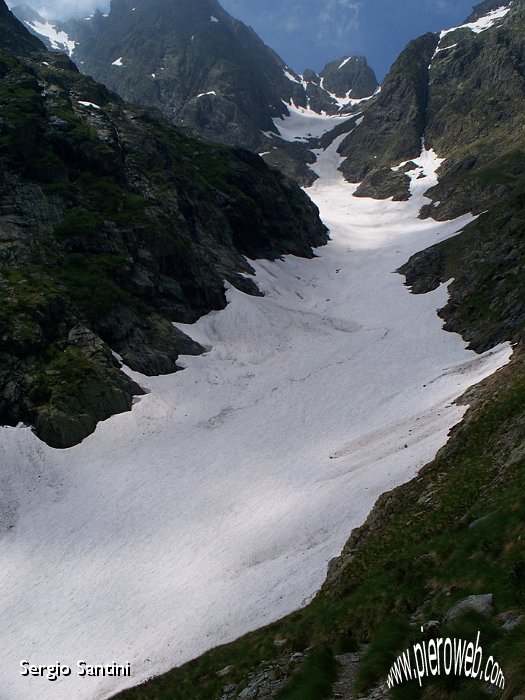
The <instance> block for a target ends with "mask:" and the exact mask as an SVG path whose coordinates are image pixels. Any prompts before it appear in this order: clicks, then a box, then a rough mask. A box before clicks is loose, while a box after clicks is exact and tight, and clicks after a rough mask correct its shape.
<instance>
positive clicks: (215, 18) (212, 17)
mask: <svg viewBox="0 0 525 700" xmlns="http://www.w3.org/2000/svg"><path fill="white" fill-rule="evenodd" d="M218 21H219V20H218V19H217V17H215V16H214V15H211V17H210V22H218Z"/></svg>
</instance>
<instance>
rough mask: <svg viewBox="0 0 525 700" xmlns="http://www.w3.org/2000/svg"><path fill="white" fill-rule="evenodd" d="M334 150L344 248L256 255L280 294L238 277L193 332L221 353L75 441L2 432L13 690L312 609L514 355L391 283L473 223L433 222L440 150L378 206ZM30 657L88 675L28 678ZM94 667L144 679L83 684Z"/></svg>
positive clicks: (64, 688) (155, 381)
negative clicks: (341, 563) (247, 289)
mask: <svg viewBox="0 0 525 700" xmlns="http://www.w3.org/2000/svg"><path fill="white" fill-rule="evenodd" d="M327 123H328V124H330V122H327ZM336 147H337V142H336V143H335V144H334V145H333V146H332V147H331V148H330V149H328V151H326V152H324V153H319V161H318V163H317V165H316V166H314V167H315V169H316V170H317V171H318V173H319V174H320V175H321V178H320V180H318V181H317V182H316V184H315V185H314V186H313V187H312V188H311V189H310V190H309V194H310V195H311V197H312V198H313V199H314V200H315V202H316V203H317V204H318V206H319V207H320V210H321V214H322V218H323V220H324V221H325V223H326V224H327V225H328V226H329V227H330V229H331V233H332V239H333V240H332V241H331V242H330V243H329V245H327V246H326V247H324V248H322V249H319V250H318V251H317V255H318V257H316V258H315V259H314V260H303V259H299V258H295V257H287V258H286V259H284V260H283V261H278V262H267V261H259V262H257V263H256V264H255V268H256V271H257V282H258V284H259V285H260V287H261V288H262V289H263V290H264V291H265V292H266V296H265V297H264V298H254V297H250V296H247V295H245V294H242V293H241V292H239V291H237V290H235V289H229V291H228V298H229V301H230V303H229V306H228V307H227V309H226V310H224V311H221V312H213V313H211V314H209V315H208V316H206V317H204V318H202V319H200V321H198V322H197V323H196V324H195V325H193V326H181V328H183V329H184V330H185V331H186V332H187V333H189V334H190V335H191V336H192V337H193V338H195V339H196V340H198V341H199V342H201V343H203V344H205V345H206V346H209V347H210V350H209V352H207V354H205V355H204V356H201V357H196V358H195V357H188V358H184V364H185V367H186V369H185V371H184V372H179V373H177V374H175V375H172V376H168V377H154V378H146V377H142V376H138V375H135V374H134V373H131V374H133V376H136V377H137V378H138V379H139V381H140V382H141V384H142V385H143V386H146V387H147V388H148V389H149V390H150V393H149V394H148V395H147V396H145V397H142V398H141V399H140V400H138V401H137V402H136V405H135V406H134V408H133V411H132V412H131V413H127V414H123V415H119V416H115V417H113V418H111V419H110V420H108V421H106V422H105V423H103V424H101V425H100V426H99V427H98V429H97V431H96V432H95V434H94V435H92V436H90V437H89V438H87V439H86V440H85V441H84V442H83V443H82V444H81V445H78V446H77V447H74V448H72V449H69V450H65V451H55V450H52V449H50V448H48V447H47V446H45V445H43V444H42V443H40V442H39V441H38V440H37V439H36V438H35V436H34V435H33V434H32V432H31V431H30V430H29V429H26V428H16V429H9V428H4V429H1V431H0V464H1V474H0V489H1V491H0V493H1V499H2V501H1V502H2V506H1V511H0V533H1V534H0V591H1V600H2V602H1V606H0V658H1V659H2V671H1V683H0V700H33V699H38V700H51V699H52V700H61V699H63V700H66V699H67V700H72V699H73V698H82V699H85V700H94V699H95V698H107V697H109V696H110V695H112V694H113V693H114V692H115V691H117V690H119V689H121V688H122V687H125V686H128V685H134V684H136V683H138V682H139V681H141V680H142V679H144V678H146V677H148V676H151V675H153V674H157V673H160V672H162V671H165V670H167V669H168V668H170V667H172V666H174V665H177V664H180V663H182V662H184V661H187V660H188V659H190V658H192V657H195V656H196V655H198V654H200V653H201V652H203V651H205V650H206V649H208V648H210V647H212V646H214V645H217V644H219V643H221V642H226V641H229V640H232V639H233V638H235V637H237V636H239V635H241V634H243V633H244V632H247V631H248V630H250V629H253V628H256V627H258V626H261V625H263V624H265V623H268V622H270V621H271V620H274V619H276V618H278V617H280V616H282V615H284V614H286V613H288V612H290V611H291V610H293V609H295V608H297V607H298V606H300V605H302V604H303V603H304V602H305V601H307V600H308V599H309V598H310V597H311V596H312V595H313V594H314V593H315V591H316V589H318V587H319V585H320V584H321V582H322V581H323V578H324V576H325V573H326V565H327V562H328V561H329V560H330V559H331V558H332V557H334V556H336V555H337V554H338V553H339V552H340V550H341V548H342V546H343V544H344V542H345V540H346V539H347V537H348V535H349V533H350V531H351V530H352V529H353V528H354V527H355V526H357V525H359V524H360V523H362V522H363V521H364V519H365V518H366V516H367V514H368V513H369V511H370V509H371V507H372V506H373V504H374V502H375V500H376V499H377V497H378V496H379V495H380V494H381V493H383V492H384V491H386V490H388V489H391V488H392V487H395V486H396V485H398V484H400V483H402V482H404V481H406V480H408V479H410V478H411V477H413V476H414V475H415V474H416V472H417V471H418V469H419V468H420V467H421V466H422V465H423V464H425V463H426V462H428V461H429V460H430V459H432V457H433V456H434V455H435V453H436V451H437V450H438V449H439V448H440V447H441V446H442V445H443V444H444V443H445V441H446V439H447V433H448V431H449V429H450V428H451V426H452V425H454V424H455V423H457V422H458V421H459V420H460V419H461V417H462V415H463V413H464V411H465V408H464V407H460V406H457V405H454V403H453V402H454V400H455V399H456V398H457V397H458V396H459V395H460V394H462V393H463V392H464V390H465V389H466V388H467V387H469V386H471V385H472V384H474V383H476V382H478V381H480V380H481V379H482V378H484V377H486V376H488V375H489V374H491V373H492V372H494V371H495V370H497V369H498V368H499V367H501V366H502V365H504V364H505V363H506V362H507V361H508V360H509V357H510V355H511V349H510V347H509V346H508V345H503V346H500V347H499V348H497V349H495V350H494V351H492V352H489V353H486V354H485V355H482V356H477V355H476V354H475V353H473V352H470V351H467V350H466V349H465V343H464V342H463V341H462V340H461V338H460V337H459V336H457V335H453V334H450V333H445V332H444V331H443V330H442V322H441V321H440V319H439V318H438V316H437V315H436V309H438V308H439V307H441V306H443V305H444V303H445V301H446V288H445V287H444V286H443V287H441V288H440V289H438V290H436V291H435V292H433V293H431V294H426V295H422V296H415V295H412V294H410V292H409V290H408V289H407V288H406V287H405V286H404V279H403V278H402V277H401V276H400V275H398V274H396V273H394V271H395V270H396V269H397V268H398V267H399V266H400V265H401V264H403V263H404V262H405V261H406V260H407V259H408V258H409V256H410V255H411V254H412V253H414V252H416V251H418V250H421V249H423V248H425V247H427V246H429V245H431V244H433V243H435V242H437V241H440V240H443V239H445V238H447V237H448V236H451V235H453V234H454V233H455V232H456V231H458V230H459V229H460V228H461V227H462V226H463V225H465V224H466V223H467V222H468V221H469V220H470V217H468V216H467V217H463V218H462V219H460V220H457V221H455V222H445V223H439V222H435V221H432V220H425V221H422V220H419V219H418V218H417V213H418V210H419V207H420V206H421V204H422V197H423V193H424V191H425V190H426V189H427V188H428V187H430V186H431V185H432V183H433V182H434V181H435V175H434V170H435V167H436V165H437V163H438V161H437V160H436V159H435V157H434V156H433V154H432V153H428V152H424V153H423V155H422V157H421V159H420V160H419V161H418V167H419V169H418V171H416V172H415V177H414V179H413V185H412V188H413V196H412V199H411V200H410V201H408V202H391V201H373V200H370V199H360V198H355V197H352V196H351V194H352V191H353V189H354V188H353V186H351V185H349V184H347V183H345V182H344V181H343V179H342V176H341V174H340V173H338V172H337V170H336V167H337V165H338V164H339V158H338V156H337V153H336ZM420 173H423V174H424V175H425V177H423V178H420V179H418V178H417V175H418V174H420ZM23 659H26V660H28V661H29V662H30V663H32V664H51V663H56V662H61V663H62V664H69V665H70V666H72V667H73V673H72V675H71V676H69V677H67V678H61V679H59V680H58V681H56V682H50V681H47V680H46V679H45V678H27V677H22V676H21V675H20V666H19V664H20V661H21V660H23ZM78 660H85V661H87V662H88V663H90V664H109V663H113V662H115V663H122V664H124V663H127V662H130V663H131V667H132V671H133V676H132V678H130V679H127V678H126V679H111V678H91V679H87V678H82V677H79V676H78V675H77V674H76V670H75V669H76V663H77V661H78Z"/></svg>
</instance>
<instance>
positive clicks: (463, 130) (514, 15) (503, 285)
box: [400, 1, 525, 351]
mask: <svg viewBox="0 0 525 700" xmlns="http://www.w3.org/2000/svg"><path fill="white" fill-rule="evenodd" d="M496 4H497V5H498V7H499V6H500V4H501V3H496ZM494 5H495V3H482V5H481V6H479V7H478V8H476V9H475V12H474V15H473V16H472V19H476V18H478V17H480V16H483V15H484V14H487V12H489V11H490V10H492V9H495V7H494ZM524 56H525V4H524V3H523V2H522V1H520V2H516V3H513V4H512V5H511V11H510V12H509V14H508V15H507V16H506V17H505V18H504V20H502V21H500V22H498V23H497V24H496V25H495V26H494V27H492V28H491V29H488V30H487V31H484V32H482V33H480V34H474V33H472V32H470V31H465V30H459V31H458V32H453V33H451V34H449V35H447V36H446V37H445V38H444V40H443V41H442V42H441V44H440V51H439V53H438V54H437V55H436V56H435V57H434V59H433V61H432V67H431V70H430V84H429V100H428V106H427V126H426V131H425V140H426V143H427V145H428V146H431V147H433V148H434V149H435V150H436V151H437V152H438V153H439V154H440V155H442V156H446V160H445V162H444V163H443V165H442V166H441V168H440V171H439V174H440V180H439V183H438V185H437V186H436V187H434V188H432V189H431V190H429V192H428V193H427V195H428V196H429V197H430V198H431V199H432V204H430V205H429V206H427V207H425V208H424V209H423V211H422V212H421V215H422V216H433V217H435V218H437V219H440V220H444V219H449V218H454V217H456V216H459V215H461V214H464V213H466V212H469V211H473V212H474V213H477V214H481V213H482V212H487V213H485V214H483V215H482V216H480V218H479V219H477V220H476V221H474V222H473V223H472V224H470V225H469V226H468V227H467V228H466V229H465V231H464V232H463V233H462V234H460V235H459V236H457V237H455V238H453V239H451V240H449V241H446V242H444V243H442V244H440V245H438V246H435V247H433V248H430V249H429V250H427V251H423V252H421V253H418V254H417V255H415V256H414V257H413V258H412V259H411V260H410V261H409V262H408V263H407V265H405V266H404V267H403V268H401V270H400V271H401V272H402V273H403V274H405V275H406V277H407V283H408V284H409V285H410V286H411V287H412V289H413V291H414V292H416V293H423V292H426V291H429V290H430V289H434V288H435V287H436V286H437V285H438V284H440V283H441V282H444V281H447V280H449V279H450V278H452V277H453V278H454V282H453V283H452V284H451V285H450V288H449V291H450V299H449V302H448V304H447V305H446V306H445V308H444V309H442V311H441V312H440V313H441V315H442V317H443V318H444V319H445V320H446V325H445V328H446V329H447V330H450V331H455V332H458V333H461V334H462V335H463V337H465V338H466V339H467V340H468V341H469V342H470V345H471V347H472V348H473V349H475V350H478V351H482V350H486V349H488V348H490V347H492V346H493V345H495V344H496V343H498V342H501V341H503V340H509V339H510V340H513V341H516V342H518V341H520V340H522V339H523V333H524V328H525V301H524V300H525V289H524V286H523V282H522V280H523V279H524V277H523V271H524V266H525V248H524V246H523V230H524V226H523V223H524V211H525V133H524V131H523V118H522V115H523V111H524V109H525V62H524Z"/></svg>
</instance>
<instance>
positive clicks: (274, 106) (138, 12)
mask: <svg viewBox="0 0 525 700" xmlns="http://www.w3.org/2000/svg"><path fill="white" fill-rule="evenodd" d="M15 13H17V16H18V17H19V18H20V19H21V20H22V21H24V22H25V23H26V26H27V27H28V28H29V29H30V31H33V32H36V33H37V34H40V35H41V34H42V33H43V34H44V35H45V37H44V38H45V39H46V40H47V44H48V47H49V48H55V49H57V48H58V49H60V48H61V47H60V46H59V43H62V45H63V48H62V50H68V47H70V46H73V47H74V48H73V50H72V52H71V55H72V58H73V59H74V60H75V61H76V63H77V64H78V66H79V68H80V70H81V71H82V72H84V73H87V74H88V75H92V76H93V77H94V78H95V79H97V80H98V81H100V82H102V83H104V84H105V85H106V86H107V87H109V88H110V89H111V90H114V91H115V92H117V93H118V94H119V95H121V96H122V97H124V99H128V100H131V101H133V102H134V103H136V104H140V105H143V106H148V107H154V108H156V109H158V110H159V111H160V112H161V113H162V114H163V115H164V116H165V117H167V118H168V119H169V120H170V121H173V122H175V123H177V124H180V125H184V126H188V127H191V128H193V129H195V130H196V131H197V132H198V133H199V134H200V135H202V136H204V137H206V138H209V139H211V140H214V141H217V142H219V143H225V144H228V145H234V146H242V147H244V148H248V149H250V150H253V151H255V152H259V151H268V150H270V149H269V148H268V143H269V142H268V134H274V135H276V136H278V133H279V132H278V128H277V127H276V126H275V123H274V120H275V119H277V120H279V119H280V118H282V117H285V116H288V114H289V110H288V107H289V106H290V105H292V104H293V105H295V106H297V107H300V108H311V109H313V110H314V111H325V112H327V113H329V114H340V113H343V112H344V111H345V110H352V108H353V104H354V101H355V100H356V99H360V98H363V97H368V96H370V95H372V94H373V93H374V91H375V90H376V88H377V80H376V77H375V75H374V72H373V71H372V69H371V68H370V67H369V66H368V65H367V63H366V60H365V59H364V58H360V57H351V56H345V57H343V58H342V59H340V60H338V61H334V62H333V63H330V64H328V65H327V66H326V67H325V68H324V70H323V71H321V73H320V74H317V73H314V72H313V71H310V70H309V71H305V75H304V76H299V75H297V74H296V73H294V72H293V71H292V70H291V69H289V68H288V67H287V65H286V64H285V62H284V61H283V60H282V59H281V58H280V57H279V56H278V55H277V54H276V53H275V52H274V51H273V50H272V49H271V48H269V47H268V46H266V45H265V44H264V42H263V41H262V40H261V39H260V38H259V37H258V36H257V34H256V33H255V32H254V31H253V29H251V28H250V27H247V26H246V25H244V24H243V23H242V22H240V21H239V20H236V19H234V18H233V17H232V16H231V15H229V14H228V13H227V12H226V11H225V10H224V9H223V8H222V7H221V6H220V5H219V3H218V2H217V1H216V0H173V1H170V0H136V1H135V0H112V3H111V8H110V12H109V14H108V15H107V16H106V15H103V14H102V13H101V12H99V11H97V12H95V14H94V15H93V16H92V17H89V18H85V19H74V20H70V21H69V22H67V23H65V24H57V23H55V24H53V25H50V24H48V25H46V26H45V27H44V25H43V23H42V21H35V19H34V17H33V18H32V17H31V13H30V12H28V9H27V7H22V6H21V7H19V8H15ZM57 37H60V38H57ZM64 37H66V38H67V41H66V39H64Z"/></svg>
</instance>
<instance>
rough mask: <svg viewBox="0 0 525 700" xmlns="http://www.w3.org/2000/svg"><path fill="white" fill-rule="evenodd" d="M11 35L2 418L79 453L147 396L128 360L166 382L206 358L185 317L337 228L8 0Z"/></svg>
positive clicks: (256, 163)
mask: <svg viewBox="0 0 525 700" xmlns="http://www.w3.org/2000/svg"><path fill="white" fill-rule="evenodd" d="M0 32H1V34H0V40H1V43H0V79H1V82H0V104H1V119H0V162H1V169H0V303H1V307H2V315H1V319H0V358H1V362H0V368H1V369H0V423H2V424H4V425H6V424H7V425H16V424H17V423H19V422H20V421H23V422H25V423H28V424H30V425H32V426H33V427H34V429H35V431H36V433H37V435H38V436H39V437H41V438H42V439H43V440H45V441H46V442H48V443H49V444H50V445H52V446H55V447H66V446H69V445H72V444H75V443H77V442H79V441H80V440H82V439H83V438H84V437H85V436H86V435H88V434H89V433H90V432H92V431H93V430H94V429H95V426H96V423H97V421H99V420H102V419H105V418H107V417H109V416H110V415H112V414H113V413H116V412H121V411H124V410H128V409H129V408H130V407H131V404H132V400H133V396H134V395H136V394H140V393H142V390H141V389H140V387H138V386H137V385H136V383H135V382H133V381H131V380H130V379H129V378H128V377H127V376H126V375H125V374H124V373H123V372H121V370H120V366H121V365H120V362H125V364H126V365H128V366H129V367H131V368H132V369H135V370H137V371H139V372H142V373H144V374H162V373H167V372H173V371H175V370H176V369H177V364H176V361H177V357H178V355H179V354H181V353H184V354H196V353H200V352H202V351H203V349H202V348H201V347H200V346H198V345H197V344H196V343H194V342H193V341H191V340H190V339H189V338H188V337H186V336H185V335H184V334H183V333H181V332H180V331H178V330H176V329H175V328H174V326H173V325H172V323H171V321H183V322H192V321H195V320H196V319H197V318H198V317H199V316H200V315H202V314H204V313H206V312H208V311H210V310H211V309H221V308H224V306H225V305H226V298H225V293H224V285H223V280H224V279H226V280H228V281H229V282H231V283H232V284H233V285H235V286H237V287H238V288H239V289H242V290H244V291H245V292H247V293H252V294H258V293H259V292H258V289H257V288H256V286H255V285H254V283H253V282H251V281H250V280H249V277H248V278H247V277H246V276H245V274H240V273H249V272H250V265H249V263H248V262H247V260H246V256H248V257H252V258H253V257H268V258H276V257H278V256H280V255H282V254H284V253H294V254H297V255H303V256H311V255H312V246H319V245H323V244H324V243H325V242H326V240H327V234H326V229H325V227H324V226H323V225H322V223H321V222H320V220H319V216H318V212H317V209H316V208H315V206H314V205H313V204H312V203H311V202H310V200H309V199H308V197H307V196H306V195H305V194H304V193H303V192H302V191H301V190H300V189H299V188H298V187H297V185H295V184H294V183H293V182H291V181H289V180H287V179H286V178H285V177H284V176H282V175H281V174H280V173H278V172H277V171H275V170H271V169H269V168H268V167H267V166H266V165H265V164H264V162H263V161H262V160H261V159H260V158H258V157H257V156H255V155H252V154H251V153H249V152H247V151H241V150H232V149H228V148H225V147H222V146H219V145H214V144H212V143H210V142H204V141H198V140H195V139H193V138H190V137H189V136H187V135H185V134H183V133H181V132H180V131H179V130H178V129H177V128H176V127H174V126H173V125H172V124H171V123H169V122H167V121H166V120H164V119H163V118H162V117H160V116H159V117H154V116H152V115H151V114H150V113H149V112H146V111H144V110H143V109H141V108H137V107H132V106H131V105H129V104H127V103H125V102H124V101H123V100H122V99H121V98H119V97H117V96H116V95H115V94H113V93H111V92H109V91H108V90H107V88H105V87H103V86H102V85H100V84H98V83H96V82H94V81H93V80H92V79H91V78H87V77H85V76H83V75H81V74H80V73H79V72H78V70H77V69H76V67H75V65H74V64H73V63H72V62H71V61H70V60H69V59H68V58H67V57H66V56H64V55H63V54H59V53H50V52H48V51H46V50H45V48H44V46H43V45H42V44H41V43H40V42H39V41H38V40H37V39H35V38H34V37H33V36H32V35H30V34H29V33H28V32H27V30H26V29H25V28H24V27H23V26H22V25H21V24H20V23H19V22H18V21H17V20H15V19H14V17H13V16H12V15H11V13H10V12H9V11H8V9H7V7H6V5H5V4H4V2H3V0H2V1H1V2H0ZM110 347H111V350H112V351H114V353H116V354H112V352H111V351H110V349H109V348H110ZM117 357H118V358H119V359H116V358H117Z"/></svg>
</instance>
